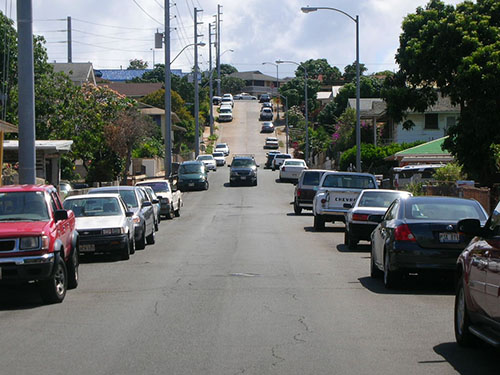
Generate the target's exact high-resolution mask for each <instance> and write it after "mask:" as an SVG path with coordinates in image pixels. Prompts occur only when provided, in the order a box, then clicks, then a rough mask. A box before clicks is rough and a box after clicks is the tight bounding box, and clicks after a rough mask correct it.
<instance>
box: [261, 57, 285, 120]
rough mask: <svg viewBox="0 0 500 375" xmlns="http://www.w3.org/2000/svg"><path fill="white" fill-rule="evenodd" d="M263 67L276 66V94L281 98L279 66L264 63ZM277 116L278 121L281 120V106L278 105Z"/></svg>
mask: <svg viewBox="0 0 500 375" xmlns="http://www.w3.org/2000/svg"><path fill="white" fill-rule="evenodd" d="M262 65H274V66H275V67H276V94H277V95H278V96H281V95H280V93H279V88H280V86H279V74H278V67H279V65H278V64H275V63H272V62H263V63H262ZM276 116H277V117H278V121H279V120H280V105H279V103H278V106H277V108H276Z"/></svg>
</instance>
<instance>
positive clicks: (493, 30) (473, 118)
mask: <svg viewBox="0 0 500 375" xmlns="http://www.w3.org/2000/svg"><path fill="white" fill-rule="evenodd" d="M499 35H500V2H498V0H478V1H476V2H470V1H466V2H463V3H461V4H458V5H457V6H456V7H454V6H452V5H445V4H444V3H443V2H442V1H440V0H431V1H430V2H429V3H428V4H427V5H426V6H425V7H419V8H417V10H416V12H415V13H414V14H410V15H408V16H407V17H406V18H405V20H404V21H403V33H402V34H401V36H400V47H399V49H398V52H397V55H396V61H397V62H398V64H399V65H400V71H399V72H398V73H397V74H396V75H395V76H394V77H393V78H392V79H389V80H388V81H387V85H386V87H385V89H384V93H383V96H384V98H385V99H386V101H387V103H388V105H389V107H388V113H389V114H390V115H392V116H393V117H394V118H396V119H397V118H403V117H404V116H405V114H406V113H407V111H421V110H422V109H426V108H427V107H428V106H430V105H432V104H434V103H435V102H436V100H437V98H438V95H439V94H442V95H445V96H449V97H450V98H451V100H452V102H453V103H454V104H458V105H460V120H459V121H458V123H457V124H455V125H453V126H451V127H450V128H449V129H448V134H449V138H448V139H447V140H446V141H445V145H444V146H445V147H446V149H448V150H450V151H451V152H452V153H453V154H454V156H455V157H456V159H457V161H458V162H459V163H460V164H461V165H463V167H464V170H465V171H466V172H467V174H468V175H469V177H472V178H474V179H478V180H480V181H481V182H482V183H484V184H487V185H491V184H492V183H493V182H494V181H493V179H494V174H492V173H491V171H492V170H493V169H494V167H495V161H494V157H493V154H492V152H491V151H490V146H491V144H499V143H500V132H499V131H498V128H499V126H500V124H499V122H500V120H499V116H498V113H500V90H499V89H498V88H499V87H500V58H499V56H500V38H499Z"/></svg>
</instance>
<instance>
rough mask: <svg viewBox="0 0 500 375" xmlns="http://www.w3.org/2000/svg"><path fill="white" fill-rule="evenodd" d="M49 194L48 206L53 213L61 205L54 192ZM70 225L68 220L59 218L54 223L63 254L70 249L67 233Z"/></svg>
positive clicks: (53, 213) (60, 207)
mask: <svg viewBox="0 0 500 375" xmlns="http://www.w3.org/2000/svg"><path fill="white" fill-rule="evenodd" d="M49 196H50V206H51V208H52V215H55V212H56V211H57V210H62V209H63V208H62V205H61V202H60V201H59V199H58V198H57V196H56V194H55V193H54V192H51V193H50V194H49ZM70 229H71V228H70V227H69V222H68V220H59V221H58V222H57V223H56V230H57V237H58V238H59V239H60V240H61V242H62V244H63V246H64V250H65V254H67V251H69V249H71V243H70V241H71V239H70V238H69V233H70Z"/></svg>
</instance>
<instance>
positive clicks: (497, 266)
mask: <svg viewBox="0 0 500 375" xmlns="http://www.w3.org/2000/svg"><path fill="white" fill-rule="evenodd" d="M489 227H490V229H491V230H492V236H491V237H490V238H488V239H487V240H486V242H487V243H488V245H489V249H488V250H487V251H486V255H487V257H488V267H487V269H486V283H485V293H486V294H485V295H486V309H487V310H486V312H487V313H488V315H489V316H490V317H491V318H493V319H495V320H496V321H497V322H498V323H499V324H500V204H499V205H498V206H497V207H496V209H495V210H494V211H493V214H492V215H491V219H490V223H489Z"/></svg>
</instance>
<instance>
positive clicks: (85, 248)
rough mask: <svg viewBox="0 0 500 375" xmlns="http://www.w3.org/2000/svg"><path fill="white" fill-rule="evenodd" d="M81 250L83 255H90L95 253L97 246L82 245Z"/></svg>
mask: <svg viewBox="0 0 500 375" xmlns="http://www.w3.org/2000/svg"><path fill="white" fill-rule="evenodd" d="M79 250H80V251H81V252H82V253H90V252H93V251H95V245H93V244H92V245H80V248H79Z"/></svg>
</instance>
